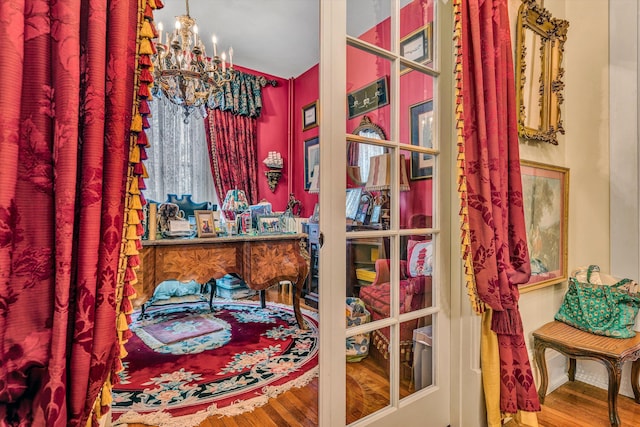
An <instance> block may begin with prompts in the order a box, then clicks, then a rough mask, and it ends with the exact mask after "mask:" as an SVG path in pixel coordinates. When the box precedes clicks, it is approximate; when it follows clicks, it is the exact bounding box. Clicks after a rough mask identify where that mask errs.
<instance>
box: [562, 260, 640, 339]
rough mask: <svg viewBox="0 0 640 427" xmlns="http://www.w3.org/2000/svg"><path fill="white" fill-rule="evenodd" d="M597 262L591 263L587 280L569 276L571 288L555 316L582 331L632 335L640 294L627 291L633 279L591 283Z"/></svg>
mask: <svg viewBox="0 0 640 427" xmlns="http://www.w3.org/2000/svg"><path fill="white" fill-rule="evenodd" d="M595 271H598V266H594V265H592V266H589V271H588V273H587V282H588V283H585V282H580V281H578V280H577V279H576V278H575V277H570V278H569V288H568V289H567V293H566V294H565V296H564V300H563V301H562V305H561V306H560V310H559V311H558V313H557V314H556V315H555V319H556V320H559V321H561V322H564V323H566V324H568V325H571V326H573V327H575V328H578V329H581V330H583V331H587V332H591V333H592V334H596V335H604V336H607V337H612V338H631V337H634V336H635V335H636V332H635V331H634V330H633V326H634V323H635V319H636V316H637V315H638V309H639V308H640V298H639V297H638V296H637V294H630V293H627V292H625V291H624V288H625V285H627V284H628V283H630V282H631V280H630V279H622V280H620V281H619V282H618V283H615V284H613V285H610V286H607V285H601V284H594V283H590V282H591V280H590V278H591V273H592V272H595Z"/></svg>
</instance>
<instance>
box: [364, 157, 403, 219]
mask: <svg viewBox="0 0 640 427" xmlns="http://www.w3.org/2000/svg"><path fill="white" fill-rule="evenodd" d="M399 171H400V191H409V190H410V186H409V178H408V176H407V164H406V161H405V157H404V154H401V155H400V169H399ZM364 188H365V190H367V191H370V192H371V191H379V192H380V196H379V198H378V202H377V204H379V205H381V206H382V208H381V209H382V215H381V220H382V224H383V226H385V227H386V228H389V224H390V215H389V211H390V199H389V190H390V188H391V153H385V154H380V155H378V156H372V157H370V158H369V176H368V177H367V183H366V184H365V186H364Z"/></svg>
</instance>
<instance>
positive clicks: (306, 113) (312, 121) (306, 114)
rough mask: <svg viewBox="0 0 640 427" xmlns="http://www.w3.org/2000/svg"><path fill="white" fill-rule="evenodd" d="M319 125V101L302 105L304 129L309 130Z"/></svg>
mask: <svg viewBox="0 0 640 427" xmlns="http://www.w3.org/2000/svg"><path fill="white" fill-rule="evenodd" d="M316 126H318V101H317V100H316V101H313V102H312V103H311V104H307V105H305V106H304V107H302V130H303V131H305V130H309V129H311V128H314V127H316Z"/></svg>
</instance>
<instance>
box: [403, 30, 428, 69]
mask: <svg viewBox="0 0 640 427" xmlns="http://www.w3.org/2000/svg"><path fill="white" fill-rule="evenodd" d="M432 34H433V33H432V31H431V23H429V24H427V25H425V26H424V27H422V28H419V29H417V30H416V31H414V32H412V33H410V34H408V35H407V36H405V37H403V38H402V39H401V40H400V55H402V56H403V57H404V58H405V59H409V60H411V61H415V62H417V63H419V64H422V65H426V64H428V63H429V62H431V61H432V58H433V53H432V52H433V36H432ZM408 71H410V68H408V67H406V66H404V65H402V64H400V73H401V74H403V73H406V72H408Z"/></svg>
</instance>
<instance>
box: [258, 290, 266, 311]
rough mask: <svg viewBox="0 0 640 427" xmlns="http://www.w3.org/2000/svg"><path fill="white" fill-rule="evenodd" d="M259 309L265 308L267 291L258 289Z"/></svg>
mask: <svg viewBox="0 0 640 427" xmlns="http://www.w3.org/2000/svg"><path fill="white" fill-rule="evenodd" d="M259 292H260V308H266V307H267V291H266V289H260V291H259Z"/></svg>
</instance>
